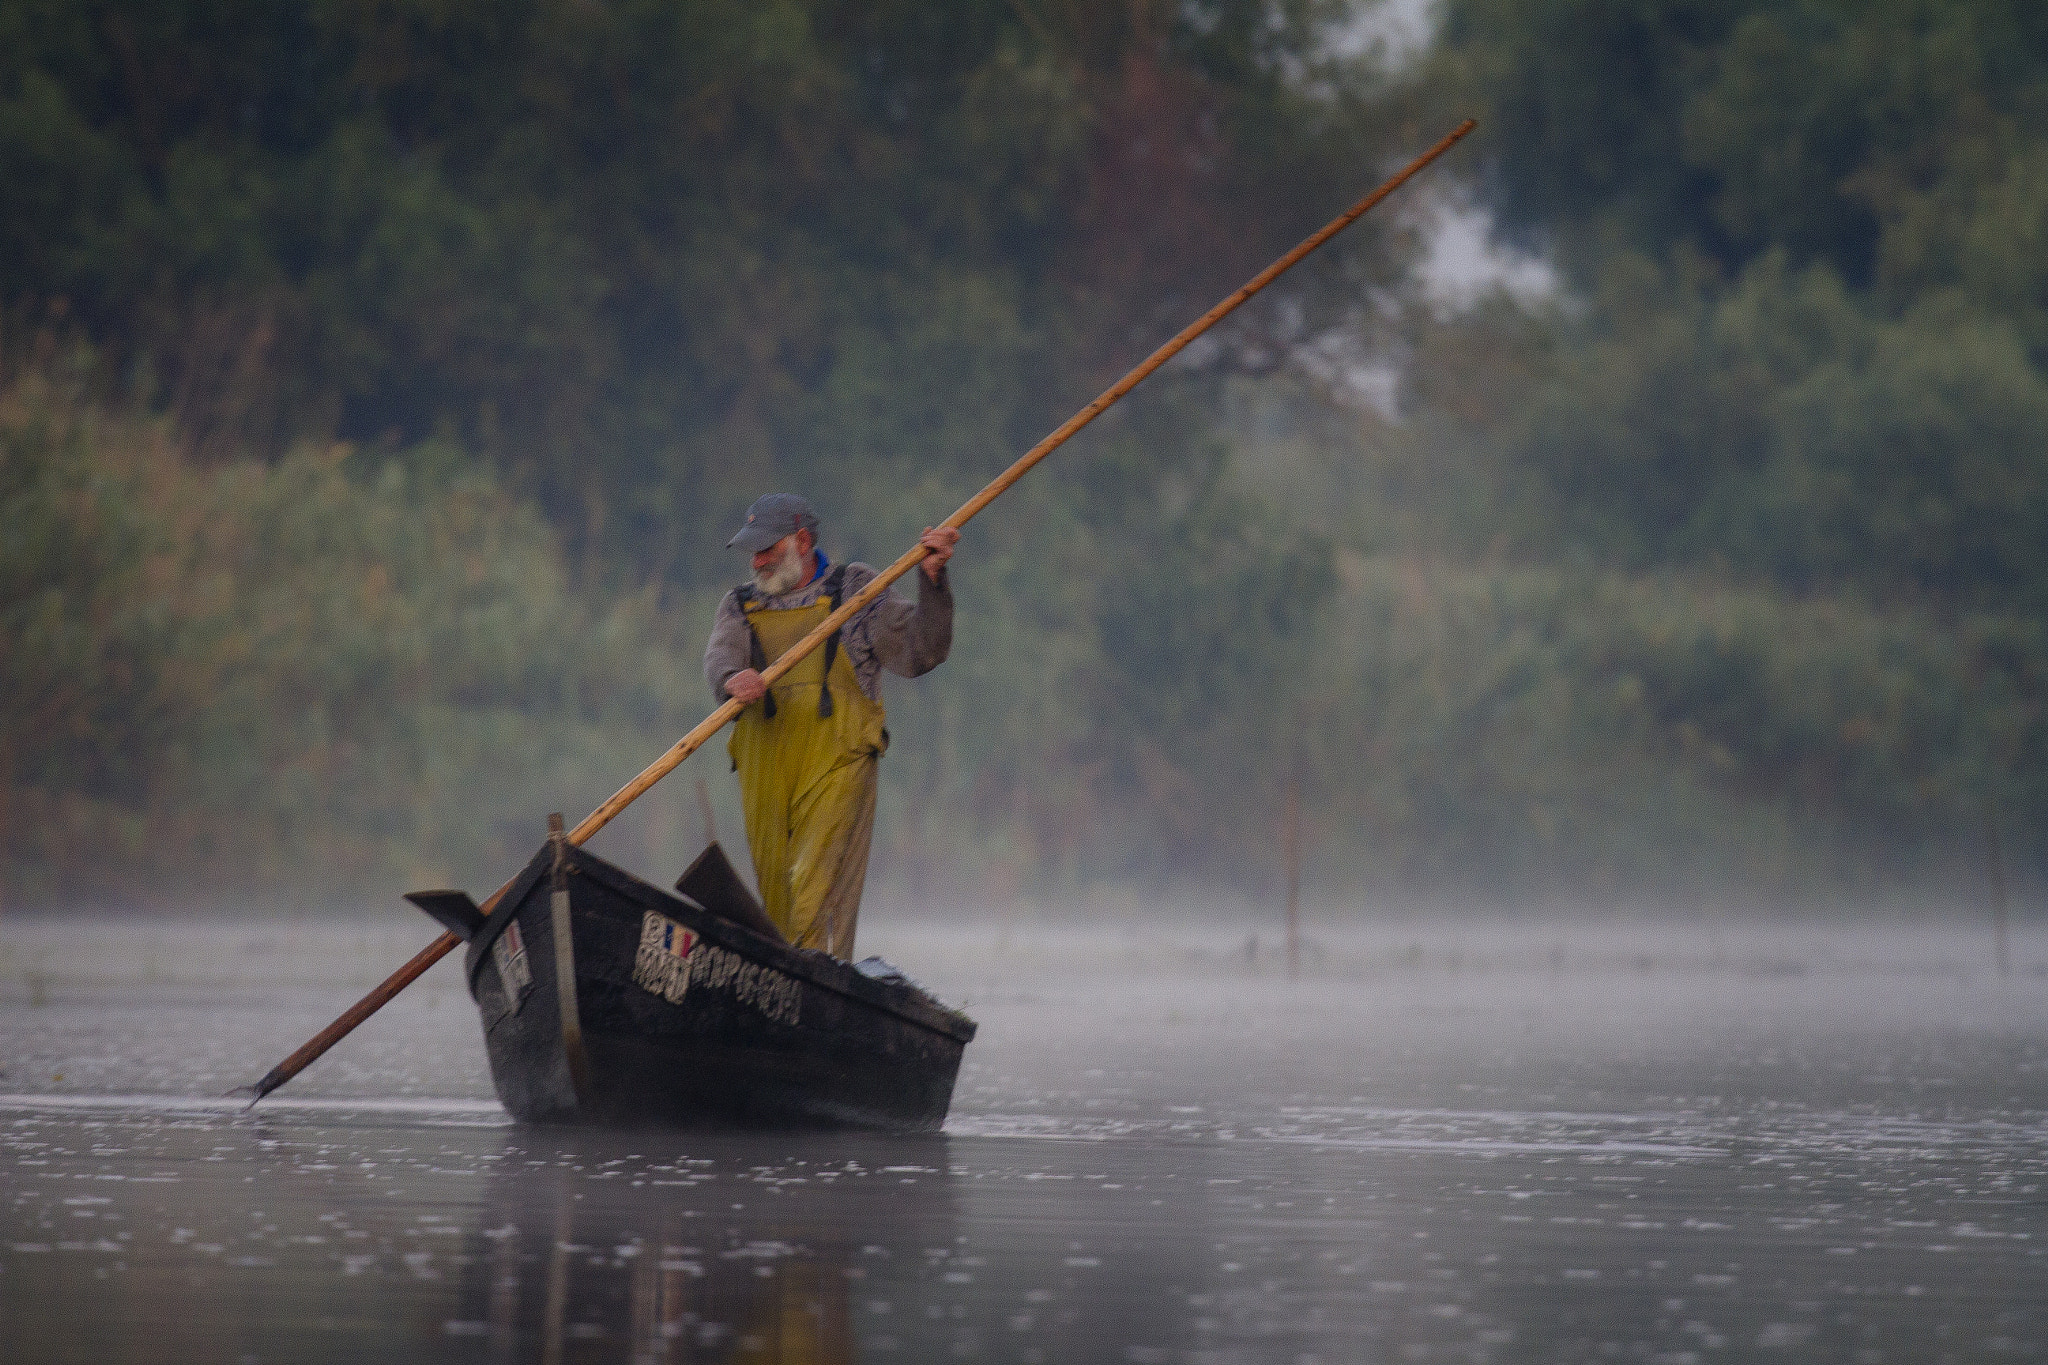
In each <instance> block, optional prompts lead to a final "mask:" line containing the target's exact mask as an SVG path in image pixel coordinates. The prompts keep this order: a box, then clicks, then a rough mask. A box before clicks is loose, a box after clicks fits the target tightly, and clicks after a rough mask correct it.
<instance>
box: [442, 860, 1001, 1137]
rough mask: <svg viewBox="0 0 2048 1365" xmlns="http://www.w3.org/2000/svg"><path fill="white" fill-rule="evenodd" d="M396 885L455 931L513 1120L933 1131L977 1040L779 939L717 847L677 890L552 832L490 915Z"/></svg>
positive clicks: (923, 1007) (919, 993) (886, 978)
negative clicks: (656, 883)
mask: <svg viewBox="0 0 2048 1365" xmlns="http://www.w3.org/2000/svg"><path fill="white" fill-rule="evenodd" d="M408 899H410V900H411V901H413V903H414V904H416V905H418V906H419V907H420V908H421V909H422V910H425V911H426V912H427V913H428V914H430V915H432V916H433V917H434V918H435V919H436V920H439V921H440V922H441V923H442V924H443V925H444V926H446V927H447V928H449V929H450V930H452V931H454V933H455V934H456V936H457V937H459V938H461V939H464V940H465V941H466V942H467V943H468V945H469V953H468V960H467V971H468V979H469V992H470V995H471V997H472V998H474V999H475V1001H476V1004H477V1009H478V1011H479V1012H480V1013H481V1015H482V1018H483V1029H484V1042H485V1046H486V1049H487V1051H488V1053H489V1055H490V1064H491V1079H492V1081H493V1083H494V1084H495V1085H496V1086H497V1091H498V1098H499V1100H500V1101H501V1102H502V1103H503V1104H504V1106H505V1108H506V1109H507V1110H509V1111H510V1112H511V1113H512V1115H513V1116H514V1117H515V1118H518V1119H521V1120H524V1121H527V1122H534V1123H575V1122H582V1123H599V1124H613V1125H624V1124H661V1125H675V1126H687V1127H698V1128H702V1127H747V1128H769V1127H836V1128H870V1129H883V1130H890V1131H897V1132H929V1131H933V1130H936V1129H937V1128H938V1127H939V1126H940V1125H941V1124H942V1123H944V1122H945V1118H946V1110H947V1108H948V1106H949V1105H950V1104H951V1102H952V1097H953V1083H954V1081H955V1079H956V1078H957V1077H958V1075H959V1072H960V1054H961V1052H962V1051H963V1050H964V1049H965V1048H966V1046H967V1044H968V1043H969V1042H970V1041H972V1039H973V1038H974V1033H975V1024H974V1021H973V1020H971V1019H969V1018H967V1016H965V1015H964V1014H961V1013H959V1012H958V1011H956V1010H952V1009H949V1008H947V1007H946V1006H945V1005H943V1004H941V1003H939V1002H938V1001H937V1000H935V999H934V998H932V996H930V995H929V994H927V993H926V992H925V991H924V990H922V989H921V988H919V987H918V986H917V984H916V983H915V982H912V981H910V980H909V979H908V978H906V977H904V976H903V975H902V974H901V973H899V972H897V971H895V969H894V968H891V967H889V966H888V965H887V964H886V963H882V962H881V960H880V959H878V958H871V959H869V960H868V961H866V962H862V963H859V964H852V963H847V962H842V961H840V960H839V959H837V958H834V957H831V956H829V955H828V954H825V953H821V952H815V951H812V950H809V949H799V948H794V947H792V946H791V945H790V944H789V943H788V942H787V941H785V940H784V939H783V938H782V936H781V934H780V933H778V932H777V931H776V929H775V926H774V924H773V923H772V922H771V921H770V920H769V919H768V916H767V915H766V914H765V913H764V912H763V911H762V909H761V907H760V905H759V903H758V902H756V901H755V900H754V898H753V896H752V894H751V893H749V892H748V891H747V889H746V886H745V883H743V882H742V881H741V880H740V878H739V876H738V875H737V874H736V873H735V872H734V871H733V868H732V865H731V863H730V862H729V861H728V860H727V858H726V856H725V854H724V852H723V851H722V850H721V849H720V848H719V847H718V845H717V844H715V843H714V844H712V845H710V846H709V847H707V848H706V849H705V850H704V852H703V854H701V855H700V856H699V857H698V859H697V861H696V862H695V863H693V864H692V865H691V867H690V870H689V871H687V872H685V873H684V874H683V876H682V878H681V879H680V880H679V881H678V882H677V883H676V889H675V891H673V892H669V891H664V890H661V889H660V888H658V887H655V886H652V885H650V884H648V883H647V882H644V881H642V880H640V879H639V878H638V877H635V876H633V875H632V874H631V873H628V872H626V871H624V870H622V869H620V868H618V867H615V866H613V865H612V864H610V863H608V862H606V861H605V860H604V859H602V858H599V857H598V856H596V855H595V854H593V853H591V852H589V851H588V850H586V849H582V848H578V847H576V846H575V845H572V844H569V843H568V842H567V841H566V840H565V839H563V838H561V837H560V835H559V834H557V835H556V836H554V837H552V838H550V840H549V841H548V843H546V844H544V845H542V847H541V849H540V851H539V852H537V853H536V854H534V856H533V859H532V861H530V862H529V863H527V865H526V867H525V868H524V869H523V870H522V871H521V872H520V874H519V876H518V877H517V878H515V879H514V880H513V882H512V884H511V886H510V887H509V888H508V890H507V891H506V893H505V895H504V897H503V898H502V900H501V901H500V902H499V904H498V908H497V910H496V912H495V913H493V914H491V915H489V916H486V915H484V914H482V913H481V912H479V911H478V910H477V908H476V907H475V905H474V904H472V903H471V902H470V900H469V897H468V896H466V895H464V894H463V893H461V892H459V891H422V892H415V893H413V895H411V896H410V897H408Z"/></svg>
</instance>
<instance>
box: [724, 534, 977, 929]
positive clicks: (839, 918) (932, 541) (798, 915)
mask: <svg viewBox="0 0 2048 1365" xmlns="http://www.w3.org/2000/svg"><path fill="white" fill-rule="evenodd" d="M959 540H960V533H959V532H958V531H956V530H954V529H953V528H952V527H950V526H941V527H938V528H937V529H933V528H930V527H927V528H926V529H925V533H924V535H923V536H921V537H920V538H919V542H920V543H921V544H922V545H923V546H924V547H925V549H927V550H928V551H930V552H931V553H930V557H929V558H927V559H926V560H925V561H924V562H923V563H922V564H921V565H919V568H920V569H921V570H922V572H921V573H919V574H918V575H917V602H916V603H915V604H914V605H913V604H912V603H910V602H907V601H905V600H904V599H903V598H901V597H898V596H897V595H896V592H895V590H894V589H893V588H892V589H890V590H889V591H887V592H885V593H883V594H882V595H881V596H880V597H878V598H876V599H875V600H874V601H873V602H871V603H869V604H868V606H867V608H866V609H865V610H863V611H862V612H861V613H860V614H859V615H857V616H855V617H854V618H853V619H852V620H851V621H848V622H847V623H846V624H845V625H844V626H842V627H840V629H839V631H838V633H837V634H835V635H833V636H832V637H831V638H830V639H828V640H827V641H826V642H825V643H824V644H823V645H822V646H821V647H819V648H818V649H815V650H813V651H811V653H810V654H809V655H808V656H807V657H806V658H805V659H804V660H803V661H802V662H800V663H798V664H797V666H796V667H795V668H793V669H791V670H790V671H789V673H788V674H787V675H785V676H784V677H783V678H782V679H781V681H779V682H777V683H776V684H775V686H774V687H773V688H772V689H771V688H769V687H768V686H766V685H765V684H764V683H763V681H762V679H761V670H762V669H765V668H767V667H768V665H769V664H771V663H773V662H774V661H775V660H777V659H779V658H781V657H782V655H783V653H784V652H785V651H786V650H788V649H789V648H790V647H791V646H793V645H794V644H796V642H797V641H799V640H801V639H803V637H804V636H806V635H808V634H809V633H810V632H811V631H812V630H813V629H815V628H816V627H817V625H818V623H819V622H821V621H823V620H824V619H825V618H826V617H827V616H830V615H831V614H832V612H833V611H834V610H835V609H836V608H837V607H838V606H839V604H840V603H842V602H844V601H846V599H847V598H849V597H852V596H853V595H855V594H856V593H858V592H859V591H860V590H861V589H862V588H864V587H866V586H867V585H868V583H869V582H870V581H872V580H873V579H874V577H875V570H874V569H872V568H870V567H869V566H868V565H866V564H840V565H834V564H832V563H831V562H829V561H828V560H827V559H826V558H825V555H824V552H823V551H821V550H819V549H818V518H817V515H816V514H815V513H814V512H812V511H811V505H810V503H808V502H806V501H805V500H804V499H803V498H801V497H798V496H797V495H796V494H794V493H770V494H767V495H766V496H764V497H762V498H759V499H757V500H756V501H755V503H754V505H753V506H752V507H751V508H749V509H747V520H746V523H745V524H744V525H742V526H741V527H740V529H739V531H738V533H737V534H735V535H734V536H733V538H732V539H731V540H730V541H728V542H726V548H728V549H740V550H745V551H747V552H748V553H750V554H751V555H753V557H754V566H753V567H754V576H753V578H752V579H750V580H749V581H747V582H745V583H742V584H740V585H739V586H738V587H737V588H734V589H733V590H732V591H731V592H729V593H727V594H726V595H725V599H724V600H723V601H721V602H720V603H719V604H718V616H717V619H716V620H715V621H714V622H713V624H712V627H711V642H710V644H708V645H707V646H706V647H705V650H704V676H705V678H706V680H707V681H709V682H710V684H711V691H712V694H713V695H714V696H715V697H717V699H718V700H719V701H720V702H721V703H722V702H724V701H725V700H726V699H727V698H728V697H730V698H733V699H735V700H738V701H740V702H743V703H745V705H746V709H745V710H744V711H742V712H741V713H740V717H739V719H738V720H737V721H735V722H734V723H733V731H732V742H731V744H730V745H729V746H728V750H727V751H728V752H729V753H730V754H731V755H732V762H733V768H734V769H735V770H736V771H737V772H738V773H739V775H740V801H741V805H742V806H743V807H744V809H745V811H746V818H747V843H748V845H749V846H750V847H751V848H752V850H753V854H754V874H755V877H756V878H757V879H758V881H759V883H760V887H761V902H762V906H763V908H765V909H766V910H767V912H768V917H769V918H770V919H772V920H773V921H775V925H776V927H777V928H779V929H781V930H782V932H783V935H784V936H785V937H786V938H788V939H789V941H790V942H791V943H793V944H795V945H796V946H797V947H799V948H822V949H824V950H825V951H826V952H828V953H831V954H832V955H833V956H835V957H840V958H851V957H852V956H853V929H854V921H855V919H856V918H857V917H858V916H859V914H860V893H861V887H862V884H863V883H865V882H866V880H867V872H868V843H869V840H870V839H871V838H872V836H873V834H874V830H875V780H876V774H877V770H878V768H879V766H880V761H881V757H882V751H883V750H884V749H886V748H888V747H889V732H888V730H886V729H885V728H883V727H884V723H885V721H886V719H887V717H886V716H885V715H884V713H883V710H882V676H881V675H882V670H883V669H887V670H888V671H889V672H891V673H895V674H898V675H900V676H902V677H905V678H915V677H917V676H918V675H920V674H923V673H929V672H931V671H932V670H933V669H934V668H937V667H938V666H939V665H940V664H942V663H944V662H945V661H946V655H947V653H948V652H949V651H950V650H951V649H952V647H953V588H952V585H951V584H950V583H949V582H948V581H947V578H946V561H947V560H949V559H951V558H952V557H953V548H954V546H955V545H957V544H958V543H959Z"/></svg>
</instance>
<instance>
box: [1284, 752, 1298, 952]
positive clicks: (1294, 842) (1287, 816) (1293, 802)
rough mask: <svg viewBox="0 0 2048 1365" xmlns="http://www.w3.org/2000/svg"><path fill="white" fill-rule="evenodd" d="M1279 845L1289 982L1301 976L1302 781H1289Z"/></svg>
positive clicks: (1296, 779) (1292, 779) (1295, 779)
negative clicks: (1282, 862) (1284, 868)
mask: <svg viewBox="0 0 2048 1365" xmlns="http://www.w3.org/2000/svg"><path fill="white" fill-rule="evenodd" d="M1280 845H1281V851H1282V854H1283V856H1285V858H1286V859H1287V979H1288V980H1289V981H1292V980H1294V979H1295V978H1296V977H1298V976H1300V975H1301V777H1300V775H1299V774H1297V775H1295V776H1293V777H1290V778H1288V779H1287V806H1286V810H1285V812H1284V813H1283V815H1282V817H1281V821H1280Z"/></svg>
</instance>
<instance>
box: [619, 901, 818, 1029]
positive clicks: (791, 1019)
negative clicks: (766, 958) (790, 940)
mask: <svg viewBox="0 0 2048 1365" xmlns="http://www.w3.org/2000/svg"><path fill="white" fill-rule="evenodd" d="M692 983H695V984H696V985H697V986H699V987H700V988H702V989H707V990H721V991H731V992H732V995H733V998H734V999H735V1000H737V1001H739V1003H740V1004H742V1005H745V1006H747V1007H748V1008H749V1009H752V1010H756V1011H758V1012H759V1013H761V1014H765V1015H767V1016H768V1017H769V1018H770V1019H773V1020H775V1021H776V1022H777V1023H782V1024H794V1023H796V1021H797V1016H798V1014H799V1013H800V1011H801V1009H802V1004H803V987H802V985H801V984H800V983H798V982H797V981H795V980H794V979H792V978H790V977H787V976H784V975H783V974H782V973H781V972H778V971H776V970H775V969H774V968H772V967H763V966H761V965H760V964H759V963H755V962H749V961H747V960H746V959H745V958H743V957H741V956H739V954H737V953H731V952H727V951H726V950H725V949H723V948H721V947H719V946H718V945H717V944H715V943H705V942H703V941H702V940H700V939H699V938H698V937H697V935H696V934H694V933H692V932H691V931H690V930H688V929H685V928H684V927H683V926H682V925H680V924H677V923H676V922H675V921H674V920H672V919H669V918H668V917H667V916H665V915H659V914H656V913H655V912H654V911H652V910H649V911H646V912H645V913H644V914H643V915H642V917H641V920H640V950H639V952H637V953H636V954H635V955H634V957H633V984H634V985H636V986H638V987H640V988H641V989H642V990H644V991H649V992H652V993H653V994H655V995H658V996H660V997H661V998H662V999H664V1000H666V1001H668V1002H669V1003H670V1004H672V1005H680V1004H681V1003H683V997H684V996H685V995H686V994H688V992H689V989H690V986H691V985H692Z"/></svg>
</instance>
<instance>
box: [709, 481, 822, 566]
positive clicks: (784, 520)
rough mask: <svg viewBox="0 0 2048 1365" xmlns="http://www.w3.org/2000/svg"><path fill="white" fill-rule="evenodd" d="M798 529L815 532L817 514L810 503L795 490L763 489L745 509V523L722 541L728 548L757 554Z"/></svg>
mask: <svg viewBox="0 0 2048 1365" xmlns="http://www.w3.org/2000/svg"><path fill="white" fill-rule="evenodd" d="M798 531H809V532H810V533H811V534H812V535H816V534H817V533H818V514H817V513H816V512H813V511H812V510H811V505H810V503H808V502H806V501H804V499H803V498H802V497H801V496H799V495H798V494H795V493H764V494H762V495H761V496H760V497H758V498H755V499H754V505H753V506H752V507H749V508H748V509H747V520H746V524H745V525H743V526H741V527H740V529H739V530H738V531H737V532H735V533H734V535H733V538H732V539H731V540H728V541H727V542H725V548H726V549H728V550H733V549H739V550H745V551H746V552H747V553H748V554H750V555H751V554H759V553H760V552H761V551H763V550H765V549H767V548H768V547H769V546H770V545H773V544H774V543H775V542H776V541H778V540H780V539H782V538H783V537H784V536H787V535H794V534H795V533H796V532H798Z"/></svg>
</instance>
